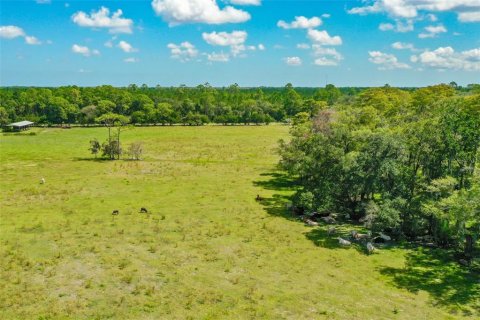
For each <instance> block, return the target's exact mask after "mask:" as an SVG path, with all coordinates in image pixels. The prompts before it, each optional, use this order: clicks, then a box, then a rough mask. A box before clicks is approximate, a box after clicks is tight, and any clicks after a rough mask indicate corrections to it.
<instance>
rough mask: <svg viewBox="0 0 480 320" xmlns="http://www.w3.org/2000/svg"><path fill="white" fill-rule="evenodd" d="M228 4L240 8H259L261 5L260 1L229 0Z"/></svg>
mask: <svg viewBox="0 0 480 320" xmlns="http://www.w3.org/2000/svg"><path fill="white" fill-rule="evenodd" d="M229 2H230V3H231V4H238V5H240V6H259V5H261V4H262V2H261V0H230V1H229Z"/></svg>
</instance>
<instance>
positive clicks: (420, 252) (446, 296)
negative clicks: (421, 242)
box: [253, 172, 480, 316]
mask: <svg viewBox="0 0 480 320" xmlns="http://www.w3.org/2000/svg"><path fill="white" fill-rule="evenodd" d="M262 177H269V178H270V179H268V180H261V181H254V182H253V184H254V185H255V186H258V187H262V188H263V189H265V190H273V191H277V192H278V193H276V194H273V196H272V197H270V198H265V199H264V200H262V201H261V202H260V203H261V204H262V205H263V206H264V209H265V211H266V212H267V213H269V214H271V215H273V216H278V217H283V218H285V219H288V220H297V219H298V217H297V216H295V215H294V214H292V212H290V211H289V210H287V208H286V206H285V204H286V203H289V202H290V201H291V197H290V196H289V194H291V193H293V191H295V190H296V188H297V186H296V185H295V183H294V182H293V181H292V180H291V179H289V177H288V176H287V175H286V174H285V173H282V172H269V173H264V174H262ZM299 223H302V222H300V221H299ZM329 227H330V225H325V224H320V225H319V226H317V227H313V228H312V229H311V230H310V231H308V232H306V233H305V237H306V238H307V239H309V240H310V241H312V242H313V243H314V244H315V245H317V246H320V247H323V248H328V249H332V250H342V249H343V247H341V246H339V244H338V239H337V237H342V238H344V239H349V237H350V234H349V233H350V230H351V229H353V228H358V227H359V226H358V225H354V224H350V223H345V224H340V225H336V228H337V232H336V234H335V235H329V234H328V231H327V230H328V228H329ZM402 246H404V245H403V244H395V243H393V244H385V245H377V247H378V248H379V249H380V250H388V249H391V248H398V247H402ZM352 247H353V248H355V249H356V250H357V251H359V252H362V253H364V254H367V252H366V248H365V244H363V243H354V244H352ZM408 249H411V250H412V251H411V252H409V253H407V255H406V263H405V267H404V268H392V267H381V268H379V269H378V271H379V272H380V273H381V274H383V275H385V276H387V277H388V278H389V279H390V280H389V281H390V283H391V284H392V285H393V286H395V287H398V288H403V289H407V290H409V291H410V292H413V293H417V292H419V291H425V292H428V293H429V294H430V296H431V297H432V299H433V301H434V303H435V304H436V305H439V306H443V307H445V308H447V309H451V310H452V312H461V313H462V314H463V315H464V316H478V315H479V314H480V274H478V273H474V272H472V271H470V270H468V269H466V268H464V267H461V266H460V265H458V263H457V262H456V261H455V260H453V258H452V254H451V252H448V251H445V250H442V249H428V248H423V247H418V248H416V249H412V248H411V246H410V247H408Z"/></svg>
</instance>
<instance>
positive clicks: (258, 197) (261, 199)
mask: <svg viewBox="0 0 480 320" xmlns="http://www.w3.org/2000/svg"><path fill="white" fill-rule="evenodd" d="M263 200H265V198H263V197H260V195H259V194H257V197H256V198H255V201H263Z"/></svg>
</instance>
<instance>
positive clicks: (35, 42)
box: [25, 36, 42, 45]
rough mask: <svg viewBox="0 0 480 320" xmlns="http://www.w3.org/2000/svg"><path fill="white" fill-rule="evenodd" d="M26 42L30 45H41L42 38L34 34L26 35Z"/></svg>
mask: <svg viewBox="0 0 480 320" xmlns="http://www.w3.org/2000/svg"><path fill="white" fill-rule="evenodd" d="M25 42H26V43H27V44H29V45H39V44H42V42H41V41H40V40H38V39H37V38H36V37H34V36H25Z"/></svg>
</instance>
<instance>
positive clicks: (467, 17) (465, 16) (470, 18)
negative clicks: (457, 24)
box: [458, 10, 480, 22]
mask: <svg viewBox="0 0 480 320" xmlns="http://www.w3.org/2000/svg"><path fill="white" fill-rule="evenodd" d="M458 20H460V21H461V22H480V10H478V11H472V12H460V13H459V14H458Z"/></svg>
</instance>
